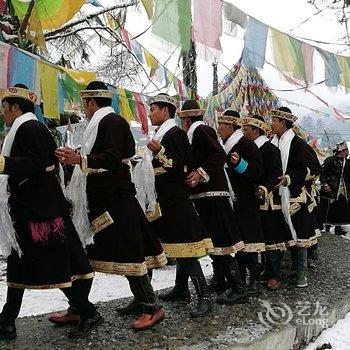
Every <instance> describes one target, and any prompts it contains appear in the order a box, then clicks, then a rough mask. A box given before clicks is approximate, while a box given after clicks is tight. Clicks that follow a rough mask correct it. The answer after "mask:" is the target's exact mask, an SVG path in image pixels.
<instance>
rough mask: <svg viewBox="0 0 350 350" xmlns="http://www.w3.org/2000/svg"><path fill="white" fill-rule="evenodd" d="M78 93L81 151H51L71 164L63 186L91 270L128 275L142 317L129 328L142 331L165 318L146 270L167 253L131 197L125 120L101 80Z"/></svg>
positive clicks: (129, 146) (130, 148)
mask: <svg viewBox="0 0 350 350" xmlns="http://www.w3.org/2000/svg"><path fill="white" fill-rule="evenodd" d="M80 94H81V98H82V100H83V106H84V110H85V114H86V116H87V118H88V119H89V124H88V126H87V128H86V130H85V133H84V137H83V144H82V148H81V153H80V154H79V153H76V152H75V151H74V150H72V149H70V148H68V147H64V148H59V149H57V151H56V156H57V158H58V159H59V160H60V161H61V162H62V163H65V164H76V166H75V169H74V172H73V176H72V180H71V182H70V184H69V188H68V194H69V196H70V197H71V198H72V201H73V211H74V213H73V222H74V221H75V220H74V219H76V227H77V230H78V233H80V234H81V235H82V236H84V237H85V239H86V242H87V243H88V245H87V252H88V257H89V260H90V263H91V265H92V267H93V269H94V270H95V271H99V272H103V273H113V274H119V275H124V276H126V277H127V279H128V281H129V284H130V288H131V291H132V293H133V294H134V297H135V300H136V301H137V302H138V303H139V304H141V305H142V310H141V312H142V315H141V316H140V318H139V319H138V320H137V321H135V322H134V323H133V324H132V328H133V329H134V330H135V331H140V330H146V329H149V328H151V327H153V326H154V325H156V324H157V323H159V322H161V321H162V320H163V318H164V311H163V310H162V308H161V305H160V304H159V301H158V298H157V296H156V294H155V293H154V291H153V288H152V285H151V283H150V280H149V277H148V274H147V269H148V268H156V267H160V266H163V265H165V264H166V257H165V255H164V253H163V250H162V247H161V245H160V242H159V240H158V238H157V237H156V236H155V235H154V232H153V230H152V228H151V226H150V224H149V222H148V220H147V218H146V216H145V214H144V212H143V210H142V208H141V206H140V204H139V203H138V201H137V199H136V198H135V187H134V184H133V183H132V182H131V176H130V171H129V165H128V159H129V158H130V157H132V156H133V155H134V154H135V141H134V138H133V136H132V134H131V131H130V127H129V125H128V123H127V121H126V120H125V119H124V118H123V117H121V116H118V115H116V114H115V112H114V110H113V108H112V107H111V103H112V92H111V91H108V89H107V86H106V85H105V84H104V83H102V82H98V81H93V82H91V83H89V85H88V86H87V90H85V91H82V92H81V93H80ZM85 184H86V185H85ZM85 196H86V197H87V198H86V197H85ZM87 208H89V212H88V213H87ZM77 214H78V215H77ZM79 214H80V215H79ZM87 214H88V217H87ZM88 219H89V220H88ZM90 223H91V226H92V236H93V244H89V243H92V242H91V237H92V236H91V235H90V236H87V233H88V232H89V227H90Z"/></svg>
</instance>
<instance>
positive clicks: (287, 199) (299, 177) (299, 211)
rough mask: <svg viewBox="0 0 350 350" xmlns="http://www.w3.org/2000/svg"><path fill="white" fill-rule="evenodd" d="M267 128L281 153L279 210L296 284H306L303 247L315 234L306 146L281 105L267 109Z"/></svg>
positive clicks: (303, 285) (311, 242) (315, 236)
mask: <svg viewBox="0 0 350 350" xmlns="http://www.w3.org/2000/svg"><path fill="white" fill-rule="evenodd" d="M270 117H271V128H272V132H273V133H274V134H275V136H274V138H273V140H272V141H271V142H272V143H273V144H274V145H276V146H277V147H278V148H279V150H280V152H281V160H282V170H283V175H282V176H280V177H279V180H280V181H279V183H278V184H277V185H276V186H275V188H279V191H280V195H281V199H282V200H281V202H282V211H283V214H284V217H285V219H286V221H287V223H288V224H289V228H290V230H291V232H292V235H293V239H294V241H295V246H294V247H292V248H291V249H290V250H291V253H292V262H293V265H294V267H295V269H296V271H297V282H296V286H297V287H299V288H304V287H307V286H308V278H307V277H308V273H307V248H309V247H311V246H312V245H314V244H316V243H317V236H318V235H317V233H316V232H315V227H314V225H313V221H312V218H311V215H310V213H309V209H308V207H309V205H310V204H311V200H310V198H309V197H308V195H307V191H306V187H305V186H306V175H307V172H308V170H307V169H308V146H307V144H306V142H305V141H304V140H302V139H301V138H300V137H298V136H297V135H295V133H294V131H293V123H294V122H295V121H296V120H297V119H298V118H297V117H296V116H294V115H293V114H292V113H291V111H290V109H289V108H287V107H281V108H279V109H278V110H273V111H271V112H270Z"/></svg>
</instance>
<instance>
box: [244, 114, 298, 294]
mask: <svg viewBox="0 0 350 350" xmlns="http://www.w3.org/2000/svg"><path fill="white" fill-rule="evenodd" d="M269 131H270V127H269V125H268V124H266V123H265V121H264V119H263V118H262V117H260V116H257V115H256V116H253V117H251V118H245V119H243V133H244V136H245V137H246V138H247V139H249V140H251V141H254V142H255V144H256V145H257V146H258V148H259V150H260V152H261V154H262V157H263V164H264V176H263V177H262V178H261V179H260V182H259V185H258V187H257V189H256V192H255V196H256V197H257V198H259V200H260V214H261V221H262V229H263V233H264V241H265V249H266V253H265V257H266V259H265V269H264V270H265V271H264V275H265V277H266V279H267V288H268V289H270V290H276V289H278V288H279V287H280V285H281V279H282V273H281V249H285V248H287V247H290V246H293V245H294V240H293V237H292V234H291V232H290V229H289V227H288V225H287V223H286V221H285V219H284V217H283V213H282V206H281V196H280V195H279V193H278V189H275V186H276V185H277V184H278V182H279V180H278V178H279V176H281V175H282V162H281V154H280V151H279V149H278V148H277V147H276V146H275V145H273V144H272V143H271V142H270V140H269V139H268V138H267V137H266V134H267V133H268V132H269Z"/></svg>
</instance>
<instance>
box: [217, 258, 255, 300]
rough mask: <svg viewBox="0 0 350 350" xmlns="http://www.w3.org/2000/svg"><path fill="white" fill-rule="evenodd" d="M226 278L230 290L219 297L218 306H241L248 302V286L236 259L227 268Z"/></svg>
mask: <svg viewBox="0 0 350 350" xmlns="http://www.w3.org/2000/svg"><path fill="white" fill-rule="evenodd" d="M224 271H225V276H226V279H227V281H228V284H229V287H230V289H229V290H228V291H227V292H226V293H223V294H221V295H220V296H219V297H217V299H216V302H217V303H218V304H226V305H233V304H240V303H245V302H247V301H248V294H247V291H246V285H245V283H243V281H242V278H241V274H240V271H239V268H238V264H237V261H236V259H234V260H233V261H232V262H231V263H230V264H229V265H228V266H225V270H224Z"/></svg>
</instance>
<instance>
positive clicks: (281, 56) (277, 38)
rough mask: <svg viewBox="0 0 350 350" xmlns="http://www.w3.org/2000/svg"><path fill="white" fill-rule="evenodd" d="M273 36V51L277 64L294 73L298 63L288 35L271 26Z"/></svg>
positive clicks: (282, 69) (284, 70)
mask: <svg viewBox="0 0 350 350" xmlns="http://www.w3.org/2000/svg"><path fill="white" fill-rule="evenodd" d="M270 31H271V38H272V49H273V50H272V53H273V59H274V61H275V64H276V66H277V68H278V69H279V70H281V71H282V72H288V73H293V72H295V69H296V63H295V60H294V57H293V54H292V52H291V47H290V42H289V38H288V35H286V34H283V33H281V32H280V31H278V30H276V29H273V28H270Z"/></svg>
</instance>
